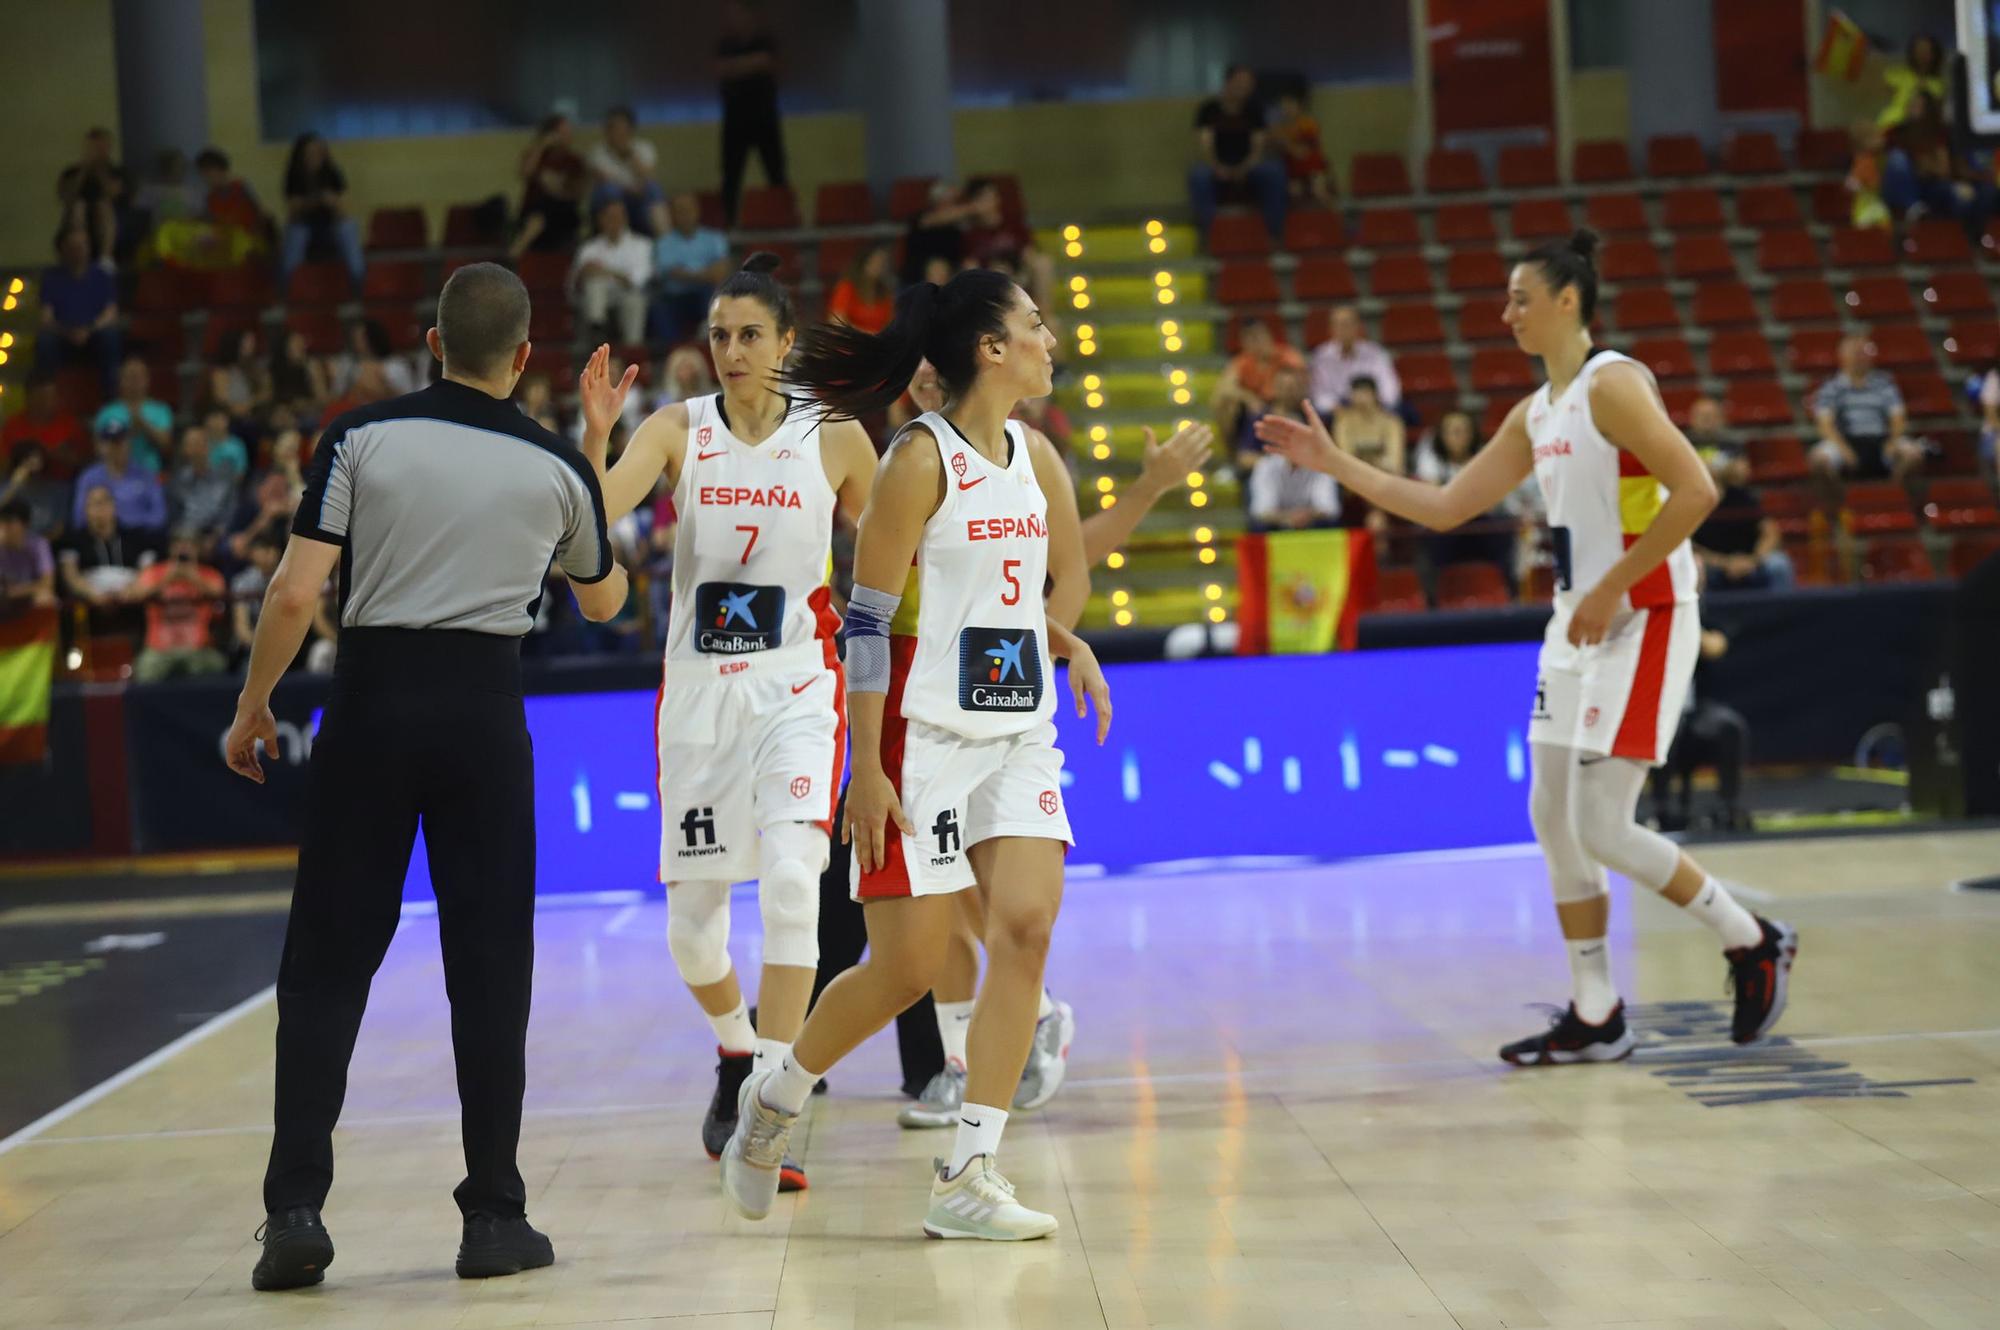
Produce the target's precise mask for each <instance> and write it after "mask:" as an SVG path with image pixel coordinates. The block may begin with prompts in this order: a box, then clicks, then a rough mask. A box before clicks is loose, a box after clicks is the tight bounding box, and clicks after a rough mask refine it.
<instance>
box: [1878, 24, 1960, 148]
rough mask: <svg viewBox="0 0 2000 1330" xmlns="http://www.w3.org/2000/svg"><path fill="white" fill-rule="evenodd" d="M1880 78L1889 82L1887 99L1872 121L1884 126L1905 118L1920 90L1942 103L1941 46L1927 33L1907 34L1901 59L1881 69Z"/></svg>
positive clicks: (1943, 97)
mask: <svg viewBox="0 0 2000 1330" xmlns="http://www.w3.org/2000/svg"><path fill="white" fill-rule="evenodd" d="M1882 81H1883V82H1884V83H1886V84H1888V85H1889V101H1888V103H1887V104H1886V105H1884V106H1883V108H1882V113H1881V114H1880V115H1878V116H1876V117H1875V123H1876V124H1878V125H1880V126H1881V127H1882V128H1884V129H1889V128H1892V127H1894V126H1896V125H1899V124H1901V123H1902V122H1903V121H1904V120H1905V119H1907V118H1908V117H1909V114H1910V103H1911V101H1912V100H1914V99H1915V98H1916V97H1917V95H1918V94H1920V93H1921V94H1924V95H1927V96H1929V97H1930V98H1931V99H1932V100H1933V101H1935V102H1936V103H1937V104H1938V105H1940V106H1942V105H1943V104H1944V100H1945V65H1944V48H1943V47H1942V46H1940V45H1938V39H1937V38H1935V37H1933V36H1931V35H1930V34H1929V33H1924V32H1920V33H1918V34H1917V35H1916V36H1914V37H1912V38H1910V44H1909V47H1908V48H1907V50H1906V51H1905V53H1904V56H1903V63H1902V64H1900V65H1891V66H1890V67H1889V68H1888V69H1885V70H1883V71H1882Z"/></svg>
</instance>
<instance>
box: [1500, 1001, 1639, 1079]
mask: <svg viewBox="0 0 2000 1330" xmlns="http://www.w3.org/2000/svg"><path fill="white" fill-rule="evenodd" d="M1549 1012H1550V1016H1549V1028H1548V1029H1546V1030H1544V1031H1542V1033H1540V1034H1537V1035H1530V1036H1529V1037H1528V1038H1526V1039H1522V1040H1518V1041H1516V1042H1514V1043H1511V1044H1509V1045H1507V1046H1506V1047H1505V1048H1503V1049H1501V1050H1500V1057H1501V1060H1502V1061H1506V1062H1511V1063H1513V1064H1514V1065H1515V1066H1517V1067H1559V1066H1565V1065H1567V1064H1569V1063H1572V1062H1623V1061H1624V1060H1625V1059H1626V1058H1629V1057H1631V1056H1632V1049H1633V1048H1634V1047H1635V1046H1636V1045H1637V1044H1638V1040H1636V1039H1634V1038H1633V1037H1632V1032H1631V1031H1630V1030H1628V1029H1627V1028H1626V1027H1625V1004H1624V1003H1623V1002H1620V1003H1619V1004H1618V1005H1617V1006H1615V1007H1613V1008H1612V1009H1611V1014H1610V1015H1609V1016H1607V1017H1605V1018H1604V1021H1603V1023H1602V1024H1600V1025H1590V1024H1587V1023H1586V1022H1585V1021H1584V1020H1583V1019H1582V1018H1581V1017H1579V1016H1578V1015H1577V1014H1576V1006H1575V1004H1574V1003H1572V1004H1571V1005H1569V1006H1567V1007H1564V1008H1562V1010H1561V1011H1559V1012H1558V1011H1557V1010H1556V1008H1554V1007H1550V1008H1549Z"/></svg>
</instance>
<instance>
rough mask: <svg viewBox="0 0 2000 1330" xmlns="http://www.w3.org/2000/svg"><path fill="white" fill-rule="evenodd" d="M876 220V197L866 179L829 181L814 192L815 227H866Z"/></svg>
mask: <svg viewBox="0 0 2000 1330" xmlns="http://www.w3.org/2000/svg"><path fill="white" fill-rule="evenodd" d="M874 220H875V196H874V195H873V194H871V193H869V191H868V182H867V181H866V180H829V181H827V182H826V183H825V184H823V185H821V186H820V187H819V188H818V189H817V190H815V191H814V192H813V225H814V226H866V225H868V224H869V223H870V222H872V221H874Z"/></svg>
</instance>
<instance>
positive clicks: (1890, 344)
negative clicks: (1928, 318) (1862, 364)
mask: <svg viewBox="0 0 2000 1330" xmlns="http://www.w3.org/2000/svg"><path fill="white" fill-rule="evenodd" d="M1868 344H1869V346H1870V348H1871V349H1872V350H1873V352H1874V356H1875V363H1876V364H1878V365H1880V366H1882V367H1883V368H1884V369H1900V368H1902V367H1904V366H1908V365H1925V366H1928V365H1931V364H1933V363H1935V362H1934V360H1933V352H1932V350H1931V339H1930V338H1929V337H1928V336H1926V335H1925V333H1924V330H1923V329H1922V328H1919V327H1916V326H1915V325H1913V324H1907V323H1901V324H1889V325H1885V326H1883V327H1880V328H1876V329H1875V330H1874V331H1873V332H1871V333H1869V335H1868Z"/></svg>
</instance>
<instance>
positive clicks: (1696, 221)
mask: <svg viewBox="0 0 2000 1330" xmlns="http://www.w3.org/2000/svg"><path fill="white" fill-rule="evenodd" d="M1660 222H1661V225H1663V226H1665V227H1666V229H1667V230H1669V231H1720V230H1721V229H1722V228H1723V227H1724V226H1726V225H1728V222H1727V220H1726V219H1725V218H1724V217H1723V215H1722V195H1720V194H1718V193H1716V192H1715V191H1714V190H1712V189H1710V188H1709V187H1708V186H1706V185H1689V186H1684V187H1683V188H1680V189H1670V190H1668V191H1667V192H1666V194H1665V195H1664V196H1663V197H1662V198H1661V199H1660Z"/></svg>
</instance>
